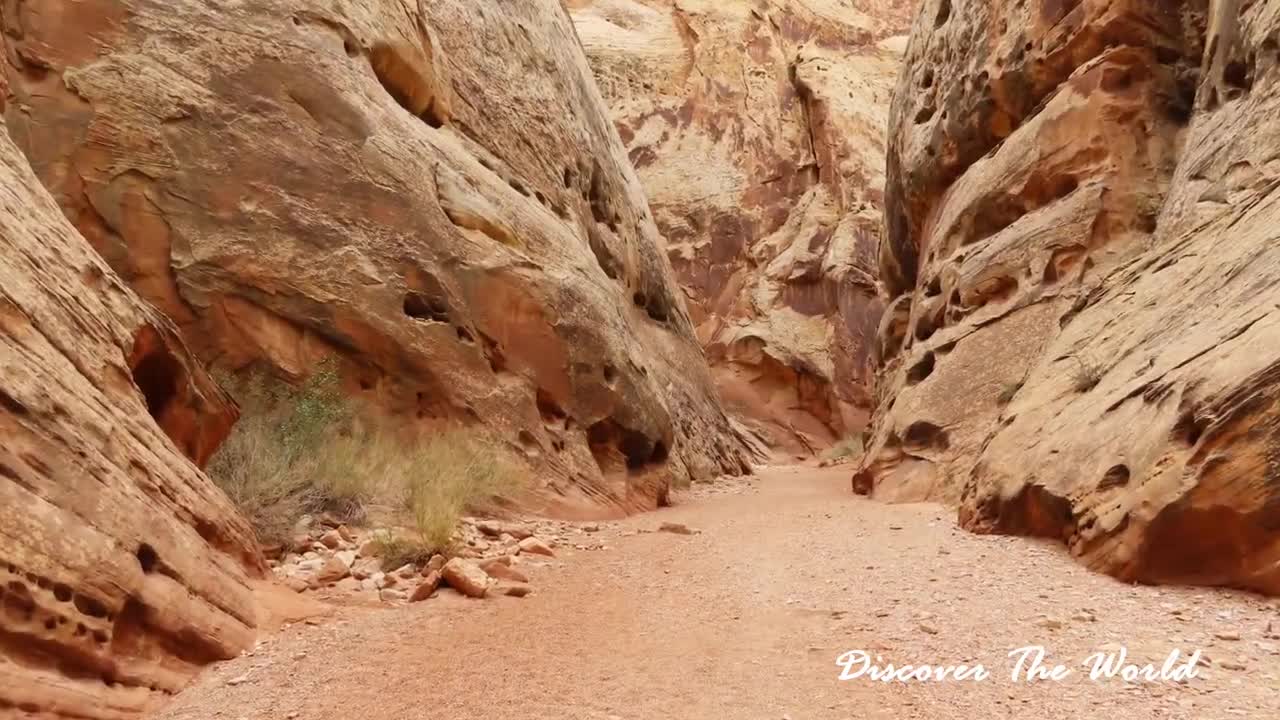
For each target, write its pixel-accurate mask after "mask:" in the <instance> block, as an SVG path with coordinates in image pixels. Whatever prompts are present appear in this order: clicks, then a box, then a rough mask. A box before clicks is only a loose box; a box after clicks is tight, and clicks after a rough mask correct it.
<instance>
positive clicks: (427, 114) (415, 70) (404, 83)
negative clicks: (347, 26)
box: [347, 43, 446, 129]
mask: <svg viewBox="0 0 1280 720" xmlns="http://www.w3.org/2000/svg"><path fill="white" fill-rule="evenodd" d="M347 52H348V54H352V50H351V49H348V51H347ZM353 57H354V55H353ZM369 62H370V64H371V65H372V66H373V74H374V76H375V77H377V78H378V83H379V84H380V85H382V89H384V90H386V91H387V94H388V95H390V96H391V98H392V99H393V100H395V101H396V104H397V105H399V106H400V107H402V108H404V109H405V110H407V111H408V112H409V113H410V114H412V115H413V116H414V117H417V118H418V119H419V120H421V121H422V122H424V123H425V124H426V125H428V126H429V127H432V128H436V129H439V128H442V127H444V124H445V119H446V118H445V116H444V113H443V111H442V110H441V106H440V102H439V99H438V98H437V97H435V89H434V88H432V86H431V85H432V82H433V81H432V80H430V79H428V78H425V77H423V76H422V74H421V72H422V71H421V69H420V68H419V67H418V66H417V65H415V63H413V62H412V61H410V60H409V59H407V58H405V57H404V56H403V55H402V54H401V51H400V50H397V49H396V48H394V47H392V46H391V45H388V44H386V43H376V44H375V45H374V46H373V47H372V48H371V49H370V51H369Z"/></svg>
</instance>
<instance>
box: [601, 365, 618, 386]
mask: <svg viewBox="0 0 1280 720" xmlns="http://www.w3.org/2000/svg"><path fill="white" fill-rule="evenodd" d="M617 380H618V368H616V367H614V366H613V365H611V364H609V363H605V366H604V381H605V382H607V383H609V384H610V385H612V384H614V383H615V382H616V381H617Z"/></svg>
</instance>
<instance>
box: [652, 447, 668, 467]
mask: <svg viewBox="0 0 1280 720" xmlns="http://www.w3.org/2000/svg"><path fill="white" fill-rule="evenodd" d="M666 461H667V446H666V444H665V443H663V442H661V441H658V442H656V443H654V444H653V452H652V453H651V454H650V455H649V462H651V463H653V464H655V465H657V464H661V463H664V462H666Z"/></svg>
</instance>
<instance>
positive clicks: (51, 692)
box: [0, 88, 264, 720]
mask: <svg viewBox="0 0 1280 720" xmlns="http://www.w3.org/2000/svg"><path fill="white" fill-rule="evenodd" d="M0 90H3V88H0ZM0 105H3V101H0ZM235 418H236V410H235V407H234V405H232V404H231V403H230V402H229V400H228V399H227V398H226V397H225V396H224V395H223V394H222V393H221V391H219V390H218V388H217V386H216V385H214V384H213V383H212V382H211V381H210V380H209V378H208V377H207V376H205V375H204V374H203V372H202V371H201V370H200V368H199V365H197V364H196V363H195V361H194V360H193V359H192V358H191V356H190V355H189V354H188V353H187V350H186V347H185V346H184V345H183V343H182V341H181V340H180V339H179V338H178V335H177V331H176V328H174V327H173V325H172V323H170V322H169V321H168V320H167V319H165V318H164V317H162V316H161V315H159V314H158V313H157V312H155V311H154V310H153V309H152V308H150V307H148V306H147V305H145V304H144V303H143V302H141V301H140V300H139V299H138V297H137V296H136V295H134V294H133V292H131V291H130V290H129V289H128V288H127V287H126V286H125V284H124V282H122V281H121V279H120V278H119V277H117V276H116V274H115V273H114V272H113V271H112V270H111V268H109V267H108V266H107V265H106V263H105V262H103V261H102V259H101V258H100V257H99V256H98V255H97V253H95V252H94V251H93V249H92V248H91V247H90V246H89V243H88V242H86V241H85V239H84V238H83V237H81V236H80V235H79V234H77V233H76V231H75V230H74V229H73V228H72V227H71V226H70V225H69V224H68V223H67V221H66V219H65V218H64V217H63V216H62V214H61V213H60V212H59V210H58V206H57V204H55V203H54V201H53V199H52V198H51V197H50V196H49V194H48V193H46V192H45V191H44V189H43V188H42V187H41V186H40V183H39V181H38V180H37V179H36V177H35V175H34V174H33V173H32V172H31V169H30V167H29V166H28V164H27V161H26V160H25V159H24V158H23V156H22V155H21V153H19V151H18V149H17V148H16V147H15V146H14V145H13V143H12V142H10V140H9V136H8V129H7V128H6V126H5V124H4V122H3V121H0V716H3V717H14V716H17V717H55V718H61V717H66V718H72V717H74V718H92V719H101V720H114V719H116V718H132V717H138V716H141V715H142V714H143V713H144V712H145V711H147V710H148V709H151V708H154V707H155V706H156V705H157V704H158V703H159V702H161V701H163V700H164V699H165V698H167V697H168V696H169V695H171V694H173V693H175V692H177V691H178V690H179V689H180V688H181V687H182V686H183V685H184V684H185V683H186V682H187V680H188V679H190V678H191V677H192V676H193V675H194V674H195V672H196V671H197V670H199V669H200V667H202V666H203V665H204V664H206V663H208V662H211V661H214V660H223V659H228V658H231V657H234V656H235V655H236V653H238V652H239V651H240V650H242V649H244V648H245V647H246V646H248V645H249V644H250V643H251V642H252V640H253V635H254V630H255V627H256V625H257V619H256V609H255V606H254V602H253V598H252V595H251V592H250V588H249V585H248V578H249V576H260V575H261V574H262V573H263V572H264V567H263V564H262V559H261V557H260V556H259V555H258V554H257V547H256V544H255V542H254V537H253V531H252V530H251V529H250V528H249V526H248V525H247V524H246V523H245V522H244V521H243V520H241V519H240V518H239V516H238V515H237V514H236V512H235V510H234V508H232V507H231V504H230V502H229V501H228V500H227V499H226V497H225V496H223V494H222V493H221V491H219V490H218V489H217V488H216V487H214V485H213V483H212V482H210V481H209V479H208V478H206V477H205V476H204V474H203V473H201V472H200V471H199V470H198V469H197V468H196V466H195V465H194V464H193V462H192V461H195V462H197V463H199V462H203V461H204V460H205V459H206V458H207V457H208V456H209V454H210V453H211V452H212V451H213V450H214V449H215V448H216V447H217V445H218V444H219V443H220V442H221V441H222V439H223V438H224V437H225V435H226V433H227V431H228V430H229V428H230V427H231V423H232V422H233V421H234V420H235Z"/></svg>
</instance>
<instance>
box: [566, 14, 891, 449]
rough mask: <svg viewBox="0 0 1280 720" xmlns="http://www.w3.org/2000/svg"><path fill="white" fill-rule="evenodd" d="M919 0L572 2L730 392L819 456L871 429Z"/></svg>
mask: <svg viewBox="0 0 1280 720" xmlns="http://www.w3.org/2000/svg"><path fill="white" fill-rule="evenodd" d="M913 4H914V3H913V2H910V1H907V0H892V1H890V2H884V1H883V0H876V1H872V0H858V1H856V2H852V3H850V2H835V1H834V0H762V1H757V0H571V1H570V2H569V7H570V9H571V11H572V13H573V16H574V22H575V24H576V25H577V28H578V34H579V36H580V37H581V38H582V41H583V44H584V45H585V46H586V48H587V53H588V56H589V57H590V60H591V65H592V69H593V70H594V72H595V74H596V78H597V81H598V82H599V84H600V86H601V89H602V91H603V92H604V94H605V96H606V97H607V98H608V101H609V106H610V108H611V110H612V112H613V118H614V121H615V123H616V124H617V126H618V129H619V131H620V132H621V134H622V139H623V140H624V141H625V142H626V145H627V148H628V151H629V153H630V158H631V160H632V162H633V163H634V164H635V166H636V168H637V170H638V172H639V174H640V177H641V179H642V181H643V182H644V186H645V189H646V190H647V191H648V194H649V199H650V203H651V205H652V207H653V212H654V216H655V218H656V220H657V223H658V227H659V228H660V229H661V230H662V232H663V234H664V235H665V236H666V238H667V240H668V243H669V249H668V252H669V255H670V258H671V261H672V264H673V266H674V267H675V270H676V273H677V277H678V278H679V281H680V283H681V285H682V288H683V291H684V293H685V295H686V297H687V299H688V301H689V302H688V304H689V308H690V311H691V314H692V317H693V321H694V323H695V324H696V325H697V332H698V337H699V339H700V341H701V342H702V343H703V345H704V347H705V348H706V349H707V354H708V358H709V359H710V360H711V362H712V367H713V373H714V375H715V377H716V381H717V384H718V386H719V388H720V391H721V395H722V396H723V397H724V399H725V403H726V405H727V406H728V407H729V408H730V409H731V410H732V411H734V412H735V414H737V415H739V416H742V417H745V418H748V419H749V420H751V421H753V422H752V423H751V424H752V426H753V427H754V429H756V430H757V431H758V432H759V434H760V435H761V436H762V437H763V438H764V439H765V441H766V442H767V443H768V444H769V445H771V446H773V447H774V448H778V449H781V450H786V451H788V452H791V453H805V454H807V453H811V452H814V451H815V450H817V449H820V448H822V447H825V446H827V445H828V444H829V443H830V442H831V440H832V439H834V438H836V437H839V436H841V435H844V434H851V433H854V432H856V431H859V430H861V429H862V428H863V426H864V425H865V423H866V419H867V416H868V415H869V411H870V408H871V405H872V402H871V396H870V393H869V391H868V389H867V388H868V385H869V380H870V378H871V363H870V361H869V351H870V348H871V345H872V341H873V340H874V337H875V332H876V327H877V325H878V322H879V317H880V313H881V309H882V304H881V301H880V300H879V299H878V296H877V292H876V289H875V280H874V275H875V252H876V247H877V242H878V236H879V229H880V227H881V223H880V215H881V204H882V198H883V187H884V171H883V168H884V127H885V124H886V122H887V111H888V103H889V97H890V93H891V91H892V87H893V80H894V77H896V73H897V68H898V63H899V51H898V48H900V42H897V41H894V40H891V39H890V37H891V36H893V35H895V34H898V33H902V32H905V30H906V27H907V24H908V22H909V17H908V14H909V12H910V9H911V7H912V5H913Z"/></svg>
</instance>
